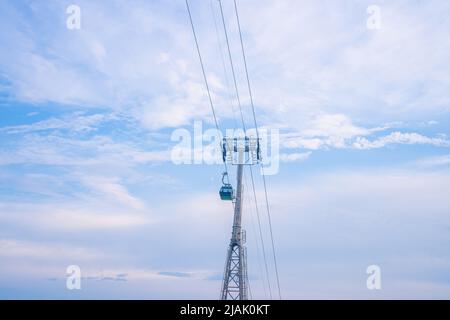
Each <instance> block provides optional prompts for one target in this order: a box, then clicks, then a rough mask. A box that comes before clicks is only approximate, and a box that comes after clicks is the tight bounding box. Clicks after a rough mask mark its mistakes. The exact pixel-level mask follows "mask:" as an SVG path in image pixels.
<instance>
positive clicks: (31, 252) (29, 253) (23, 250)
mask: <svg viewBox="0 0 450 320" xmlns="http://www.w3.org/2000/svg"><path fill="white" fill-rule="evenodd" d="M0 256H2V257H3V259H5V258H31V259H36V258H37V259H45V260H48V259H51V260H53V259H61V260H63V259H72V260H80V261H85V260H93V259H98V258H102V257H104V254H102V253H100V252H98V251H95V250H91V249H87V248H80V247H71V246H67V245H60V244H48V243H36V242H30V241H21V240H15V239H0Z"/></svg>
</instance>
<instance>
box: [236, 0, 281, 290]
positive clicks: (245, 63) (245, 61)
mask: <svg viewBox="0 0 450 320" xmlns="http://www.w3.org/2000/svg"><path fill="white" fill-rule="evenodd" d="M233 1H234V11H235V13H236V21H237V24H238V30H239V39H240V42H241V49H242V58H243V60H244V67H245V74H246V78H247V87H248V92H249V96H250V103H251V106H252V111H253V121H254V124H255V129H256V135H257V138H258V139H259V130H258V123H257V121H256V112H255V105H254V102H253V93H252V89H251V85H250V77H249V72H248V67H247V58H246V55H245V48H244V41H243V39H242V31H241V23H240V19H239V13H238V7H237V3H236V0H233ZM258 141H259V140H258ZM261 170H262V171H261V173H262V177H263V184H264V196H265V200H266V209H267V217H268V222H269V230H270V238H271V242H272V251H273V261H274V267H275V274H276V278H277V286H278V295H279V297H280V299H281V289H280V277H279V274H278V264H277V257H276V252H275V241H274V237H273V231H272V219H271V214H270V206H269V200H268V195H267V184H266V177H265V174H264V167H263V165H262V164H261Z"/></svg>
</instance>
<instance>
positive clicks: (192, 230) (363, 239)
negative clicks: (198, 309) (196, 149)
mask: <svg viewBox="0 0 450 320" xmlns="http://www.w3.org/2000/svg"><path fill="white" fill-rule="evenodd" d="M222 2H223V8H224V13H225V20H226V23H227V28H228V32H229V38H230V39H229V40H230V44H231V52H232V55H233V58H234V62H235V68H236V74H237V82H238V87H239V92H240V93H241V102H242V108H243V115H244V119H245V121H246V122H247V124H248V126H249V127H251V125H252V117H251V115H252V113H251V107H250V102H249V98H248V96H247V95H246V93H247V91H246V90H247V88H246V83H245V73H244V69H243V67H244V66H243V63H242V59H241V56H240V51H239V50H240V46H239V35H238V29H237V26H236V20H235V17H234V15H233V14H234V11H233V2H232V1H231V0H222ZM190 4H191V10H192V14H193V19H194V23H195V27H196V29H197V32H198V38H199V43H200V47H201V50H202V54H203V60H204V62H205V67H206V73H207V78H208V81H209V84H210V87H211V91H212V98H213V101H214V103H215V106H216V111H217V114H218V118H219V119H218V120H219V123H220V125H221V128H223V129H225V128H234V127H235V126H236V123H237V124H238V125H239V123H238V121H236V116H237V107H236V106H237V103H236V96H235V95H234V91H233V83H232V77H231V72H230V66H229V63H228V60H227V58H228V57H227V54H228V53H227V51H226V44H225V39H224V34H223V30H222V29H221V20H220V19H221V17H220V11H219V7H218V2H217V1H215V0H204V1H199V0H191V1H190ZM70 5H77V6H78V7H79V8H80V9H81V25H80V29H69V28H67V19H68V17H69V14H67V11H66V10H67V8H68V7H69V6H70ZM238 5H239V9H240V15H241V24H242V29H243V38H244V42H245V45H246V49H247V60H248V67H249V73H250V78H251V82H252V86H253V93H254V102H255V108H256V114H257V116H258V122H259V124H260V126H261V127H262V128H266V129H268V130H273V129H276V130H279V132H280V138H281V139H280V159H281V162H280V166H279V171H278V172H277V174H274V175H270V176H267V177H266V179H267V187H268V195H269V201H270V207H271V213H272V223H273V232H274V237H275V245H276V250H277V257H278V267H279V274H280V284H281V291H282V295H283V298H287V299H297V298H369V299H372V298H373V299H378V298H450V251H449V249H448V248H449V247H450V197H449V190H450V136H449V135H450V130H449V122H450V59H449V54H450V19H449V18H448V17H449V16H450V2H449V1H446V0H429V1H421V0H395V1H392V0H391V1H387V0H386V1H384V0H378V1H372V0H370V1H366V0H353V1H347V0H345V1H325V0H323V1H317V0H239V1H238ZM371 5H376V6H377V8H378V9H380V16H379V17H380V20H379V28H376V29H373V28H368V24H367V20H368V19H370V18H371V14H370V13H368V11H367V9H368V7H369V6H371ZM369 11H370V10H369ZM369 22H370V21H369ZM369 26H370V23H369ZM0 46H1V48H2V49H1V50H0V298H3V299H5V298H63V299H78V298H125V299H128V298H145V299H183V298H192V299H202V298H203V299H217V298H218V297H219V290H220V285H221V281H220V280H221V277H222V272H223V265H224V261H225V253H226V248H227V245H228V241H229V237H230V231H231V222H232V208H231V205H230V203H224V202H221V201H220V199H219V197H218V193H217V192H218V189H219V187H220V185H221V172H222V170H223V167H222V166H220V165H207V164H182V165H177V164H175V163H173V161H172V159H171V154H172V151H173V148H174V147H175V146H176V142H174V141H172V139H171V137H172V133H173V132H174V131H175V130H177V129H178V130H179V129H185V130H187V131H188V132H191V133H192V136H194V123H199V122H201V124H202V127H203V130H207V129H210V128H214V121H213V117H212V114H211V109H210V106H209V101H208V97H207V95H206V91H205V86H204V83H203V78H202V74H201V69H200V65H199V61H198V57H197V53H196V51H195V44H194V42H193V36H192V31H191V29H190V24H189V18H188V15H187V12H186V6H185V2H184V0H175V1H162V0H154V1H144V0H134V1H125V0H123V1H119V0H115V1H100V0H96V1H84V0H77V1H65V0H52V1H37V0H36V1H32V0H23V1H13V0H1V1H0ZM197 135H198V134H197ZM233 169H234V168H233ZM254 172H255V173H256V175H255V183H256V194H257V198H258V201H260V203H263V200H264V198H263V195H264V194H263V189H262V178H261V176H260V175H259V173H258V171H254ZM231 178H234V176H232V177H231ZM248 178H249V175H248V171H247V172H246V190H245V191H244V192H245V201H244V218H243V219H244V227H245V229H246V230H247V246H248V255H249V257H248V258H249V261H248V264H249V278H250V284H251V290H252V297H253V298H268V297H269V295H270V292H269V288H268V287H269V284H271V288H272V291H274V288H275V277H274V266H273V263H272V261H271V260H270V259H268V260H269V261H268V263H269V266H268V268H269V271H270V275H269V277H267V276H266V275H265V273H264V272H263V271H264V268H263V261H262V260H263V254H262V244H261V242H260V241H259V238H258V224H257V222H256V221H257V220H256V214H255V208H254V203H253V202H252V201H253V200H252V199H253V198H252V193H251V191H250V189H249V186H250V184H249V180H248ZM261 211H262V213H261V224H262V231H263V234H264V238H263V240H264V241H265V244H266V250H267V256H268V258H269V257H270V250H269V249H270V247H268V243H269V242H270V238H269V237H268V234H269V232H268V228H267V225H268V222H267V217H266V215H265V213H264V211H263V210H261ZM69 265H78V266H79V267H80V268H81V273H82V284H81V285H82V289H81V290H67V288H66V268H67V267H68V266H69ZM370 265H377V266H379V267H380V268H381V276H382V278H381V283H382V288H381V290H368V289H367V287H366V280H367V277H368V275H367V273H366V269H367V267H368V266H370ZM267 278H268V279H267Z"/></svg>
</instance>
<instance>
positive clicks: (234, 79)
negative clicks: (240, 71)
mask: <svg viewBox="0 0 450 320" xmlns="http://www.w3.org/2000/svg"><path fill="white" fill-rule="evenodd" d="M218 2H219V7H220V14H221V18H222V25H223V30H224V34H225V40H226V44H227V49H228V57H229V60H230V66H231V71H232V75H233V83H234V88H235V92H236V98H237V101H238V105H239V111H240V115H241V121H242V128H243V130H244V132H245V131H246V126H245V121H244V115H243V112H242V104H241V100H240V95H239V89H238V85H237V80H236V72H235V69H234V63H233V56H232V54H231V46H230V41H229V38H228V32H227V27H226V23H225V15H224V12H223V6H222V1H221V0H218ZM244 62H245V61H244ZM247 78H248V77H247ZM251 99H252V98H251ZM253 114H254V111H253ZM254 119H256V116H255V114H254ZM255 128H256V132H257V138H258V141H259V134H258V128H257V127H255ZM250 172H251V175H250V177H251V180H252V189H253V195H254V198H255V204H256V206H257V203H258V199H257V197H256V191H255V182H254V177H253V170H252V168H250ZM257 208H258V206H257ZM257 217H258V227H259V230H260V234H261V246H262V251H263V258H264V264H265V270H266V273H267V283H268V287H269V294H270V298H271V299H272V290H271V285H270V278H269V270H268V266H267V260H266V253H265V252H266V249H265V245H264V240H263V237H262V230H261V221H260V215H259V209H257Z"/></svg>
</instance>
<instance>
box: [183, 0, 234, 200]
mask: <svg viewBox="0 0 450 320" xmlns="http://www.w3.org/2000/svg"><path fill="white" fill-rule="evenodd" d="M185 1H186V8H187V11H188V14H189V21H190V23H191V28H192V34H193V35H194V40H195V47H196V48H197V54H198V59H199V61H200V65H201V68H202V74H203V80H204V82H205V86H206V91H207V92H208V99H209V104H210V106H211V111H212V114H213V117H214V123H215V125H216V129H217V132H221V131H220V127H219V122H218V121H217V116H216V110H215V108H214V103H213V100H212V97H211V90H210V89H209V84H208V79H207V77H206V72H205V66H204V64H203V59H202V54H201V52H200V46H199V44H198V39H197V34H196V32H195V27H194V22H193V20H192V14H191V9H190V7H189V1H188V0H185ZM219 143H220V142H219ZM220 147H222V145H220ZM224 167H225V172H226V174H227V179H228V183H230V180H229V177H228V166H227V164H226V162H224ZM233 207H234V204H233Z"/></svg>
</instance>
